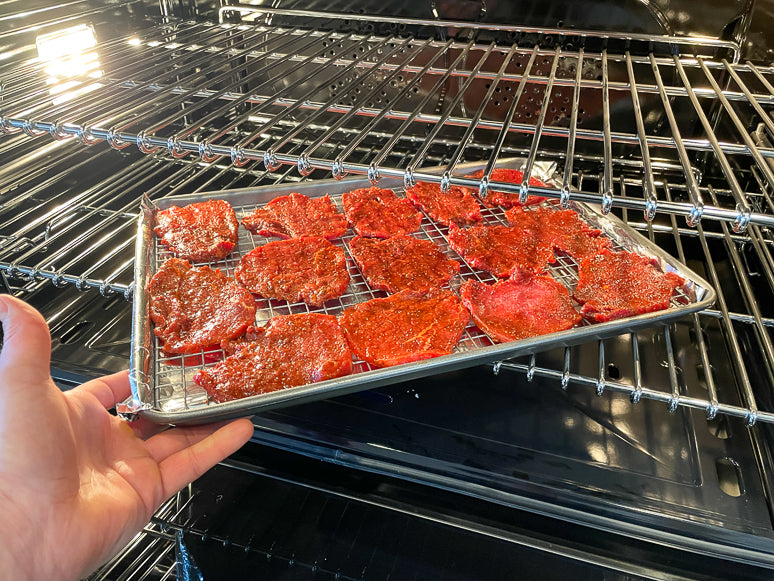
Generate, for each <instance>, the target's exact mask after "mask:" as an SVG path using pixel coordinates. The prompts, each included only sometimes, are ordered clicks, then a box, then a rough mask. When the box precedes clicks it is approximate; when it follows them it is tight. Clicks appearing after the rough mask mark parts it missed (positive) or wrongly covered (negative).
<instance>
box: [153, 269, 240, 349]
mask: <svg viewBox="0 0 774 581" xmlns="http://www.w3.org/2000/svg"><path fill="white" fill-rule="evenodd" d="M147 292H148V296H149V297H150V317H151V320H152V321H153V323H154V325H155V329H154V333H155V334H156V336H157V337H158V338H159V340H161V342H162V349H163V350H164V352H165V353H167V354H185V353H196V352H198V351H199V350H201V349H206V348H209V347H214V346H217V345H219V344H220V342H221V341H225V340H228V339H234V338H235V337H238V336H239V335H241V334H242V333H244V332H245V330H246V329H247V327H248V326H249V325H252V324H254V323H255V299H254V298H253V295H251V294H250V291H248V290H247V289H245V288H244V287H242V286H241V285H240V284H239V283H237V282H236V281H235V280H234V279H232V278H229V277H228V276H226V275H225V274H223V273H222V272H220V271H219V270H213V269H212V268H210V267H209V266H198V267H197V266H191V264H190V263H189V262H187V261H185V260H181V259H180V258H170V259H169V260H167V261H166V262H165V263H164V264H162V265H161V268H159V270H158V271H157V272H156V274H155V275H154V276H153V278H152V279H151V281H150V283H148V289H147Z"/></svg>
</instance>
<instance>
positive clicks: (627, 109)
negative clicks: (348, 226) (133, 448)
mask: <svg viewBox="0 0 774 581" xmlns="http://www.w3.org/2000/svg"><path fill="white" fill-rule="evenodd" d="M265 4H266V3H261V2H254V3H252V4H247V3H245V4H240V5H238V6H234V5H232V6H228V5H223V6H221V5H219V4H217V3H207V2H199V3H197V2H194V1H183V0H181V1H179V2H167V1H162V2H161V3H158V4H157V3H155V2H153V3H152V2H141V1H123V0H119V1H114V2H100V1H83V2H79V1H73V2H66V3H61V4H56V5H54V4H51V3H47V2H33V3H30V2H24V3H22V2H21V0H11V1H10V2H8V3H7V4H6V6H7V7H6V10H5V15H4V16H0V47H1V48H0V53H1V54H2V57H3V58H2V60H0V128H1V129H2V131H3V134H2V136H1V137H0V176H1V179H0V277H2V284H3V291H4V292H8V293H12V294H14V295H16V296H19V297H22V298H24V299H25V300H27V301H28V302H30V303H31V304H33V305H34V306H35V307H36V308H38V309H39V310H41V312H42V313H43V314H44V315H45V317H46V319H47V320H48V322H49V326H50V329H51V333H52V338H53V359H52V366H53V367H52V374H53V375H54V377H55V379H56V380H57V381H58V383H59V384H60V385H61V386H62V388H63V389H67V388H68V387H70V386H72V385H75V384H77V383H78V382H80V381H83V380H85V379H88V378H90V377H94V376H97V375H100V374H103V373H108V372H112V371H118V370H120V369H123V368H126V367H127V365H128V357H129V349H130V343H131V337H130V330H131V300H132V297H133V292H134V288H133V260H134V235H135V230H136V218H137V211H138V208H139V201H140V199H141V197H142V196H143V195H147V196H148V197H149V198H151V199H158V198H160V197H162V196H174V195H178V194H190V193H195V192H204V191H213V190H219V189H228V188H239V187H250V186H256V185H269V184H274V183H280V182H294V181H302V180H309V179H318V178H330V177H331V176H332V175H333V176H334V177H345V176H346V175H367V176H368V177H369V178H371V179H373V180H374V181H375V182H376V181H378V179H379V178H380V177H384V176H390V177H401V178H403V179H404V180H406V181H407V182H410V181H411V180H414V179H417V177H421V178H422V179H427V180H430V181H441V183H444V182H446V183H448V184H452V185H454V184H463V183H465V182H464V179H463V178H462V177H461V176H460V175H458V174H455V171H454V168H455V167H456V166H457V165H458V164H460V163H462V162H466V161H480V160H485V161H490V162H494V161H495V160H496V159H498V158H504V157H515V156H519V157H524V158H527V159H528V160H532V161H535V160H545V161H555V162H556V163H557V164H558V168H559V170H558V171H559V175H560V177H561V179H562V183H563V186H565V187H564V188H563V189H562V190H560V191H556V190H554V191H550V192H548V191H547V192H542V191H538V193H545V194H547V195H549V196H552V197H555V198H560V199H563V198H564V197H566V196H568V197H569V198H570V199H574V200H580V201H586V202H589V203H593V204H598V205H602V206H603V207H605V208H609V209H610V211H612V212H613V213H615V214H616V215H618V216H619V217H621V218H622V219H624V220H625V221H627V222H628V223H629V224H630V225H631V226H633V227H634V228H635V229H637V230H638V231H640V232H641V233H643V234H644V235H646V236H647V237H649V238H650V239H651V240H652V241H654V242H655V243H657V244H658V245H659V246H660V247H662V248H664V249H665V250H667V251H668V252H670V253H671V254H672V255H673V256H675V257H677V258H679V259H680V260H681V261H683V262H685V263H686V264H687V265H688V266H689V267H690V268H691V269H693V270H694V271H696V272H697V273H699V274H700V275H701V276H702V277H704V278H705V279H706V280H708V281H709V282H710V284H712V285H713V287H714V288H715V289H716V291H717V293H718V300H717V302H716V304H715V306H714V307H713V308H712V309H709V310H707V311H703V312H701V313H700V314H698V315H691V316H688V317H686V318H685V319H684V320H681V321H679V322H677V323H675V324H670V325H668V326H662V327H656V328H653V329H648V330H646V331H642V332H638V333H630V334H625V335H622V336H620V337H617V338H615V339H610V340H604V341H595V342H591V343H587V344H584V345H580V346H576V347H569V348H558V349H554V350H551V351H547V352H544V353H539V354H536V355H534V356H526V357H522V358H516V359H513V360H508V361H503V362H497V363H495V364H493V365H487V366H480V367H476V368H471V369H466V370H461V371H455V372H452V373H446V374H442V375H438V376H434V377H431V378H428V379H422V380H416V381H411V382H406V383H401V384H396V385H392V386H387V387H380V388H378V389H375V390H371V391H367V392H363V393H359V394H354V395H348V396H343V397H339V398H335V399H330V400H326V401H321V402H315V403H309V404H304V405H300V406H293V407H289V408H284V409H279V410H273V411H269V412H265V413H262V414H260V415H258V416H255V418H254V423H255V426H256V431H255V436H254V438H253V441H252V442H251V444H249V445H248V446H247V447H245V449H244V450H242V451H241V452H240V453H239V454H237V455H235V456H234V457H232V458H230V459H229V460H228V461H226V462H224V463H223V464H222V465H221V466H218V467H217V468H216V469H214V470H213V471H211V472H210V473H208V474H207V475H206V476H205V477H204V478H202V479H201V480H200V481H197V482H196V483H194V484H192V485H191V487H189V489H187V490H185V491H184V492H182V493H180V494H179V495H177V496H176V497H175V498H173V499H170V501H169V502H168V503H167V504H166V505H165V506H164V507H163V508H162V509H161V510H160V511H159V512H158V514H157V515H156V517H154V519H153V521H152V522H151V523H150V524H149V525H148V527H147V528H146V530H145V531H144V532H143V533H142V534H141V535H139V536H138V537H137V538H136V539H135V540H134V541H133V543H132V544H130V545H129V546H128V547H127V548H126V549H125V551H124V552H122V553H121V554H120V555H118V556H117V557H116V558H115V559H114V560H113V561H112V562H110V563H108V564H107V565H106V566H105V567H104V568H103V569H102V570H100V571H98V572H97V573H95V575H94V578H99V579H113V578H116V579H118V578H121V579H169V578H186V579H187V578H204V579H210V578H241V577H242V576H247V572H249V573H251V574H253V575H254V576H257V577H260V578H285V577H288V578H299V579H306V578H331V579H385V578H395V579H404V578H417V579H430V578H438V579H440V578H452V579H466V578H470V579H476V578H510V577H512V576H514V575H515V574H516V573H519V574H521V575H523V576H527V577H531V576H536V575H537V574H541V575H544V576H548V577H549V578H560V577H566V576H567V575H574V576H576V577H582V578H600V579H602V578H604V579H608V578H622V579H623V578H639V577H645V578H655V577H659V578H661V577H665V576H667V577H670V576H671V577H672V578H718V575H720V577H722V578H726V579H733V578H751V577H754V576H756V575H760V576H762V577H765V574H764V573H762V572H761V571H764V572H765V571H766V570H768V569H770V568H772V567H773V566H774V530H773V528H772V512H771V508H772V507H771V501H770V496H771V492H772V481H771V474H772V470H771V467H772V458H771V443H772V440H771V438H772V435H773V434H772V431H771V429H772V423H774V402H772V397H773V395H774V391H773V390H774V346H772V341H771V336H770V330H769V329H770V328H771V327H772V325H774V313H772V312H771V311H772V309H774V304H773V303H772V301H771V296H772V290H773V289H774V258H772V244H773V243H774V238H772V234H771V231H770V229H771V227H772V225H774V217H773V215H772V214H773V212H772V210H773V209H774V202H772V197H771V196H772V192H771V190H772V185H773V184H774V163H772V160H774V148H772V146H771V140H772V139H774V120H773V119H772V117H771V111H772V104H774V85H773V84H774V68H772V67H771V66H769V64H768V63H769V61H770V60H771V55H770V54H769V53H770V52H771V50H772V49H771V48H769V43H768V30H769V28H770V27H769V26H768V24H769V23H770V20H771V16H770V14H772V13H774V12H772V11H771V7H772V6H771V3H770V2H757V1H748V2H744V1H736V2H707V3H703V9H702V10H697V9H696V8H695V6H693V5H692V4H691V3H690V2H688V1H682V2H681V1H667V0H663V1H661V2H639V1H631V2H624V3H621V2H605V1H599V2H596V1H593V2H584V3H573V2H562V1H557V2H550V3H538V2H531V1H524V2H517V3H514V2H492V1H489V2H482V1H464V2H442V1H428V2H414V3H409V2H400V1H396V2H388V3H376V2H360V3H357V5H356V6H355V5H353V4H351V3H348V2H325V3H320V2H314V1H312V2H292V1H291V2H280V1H277V2H273V3H272V4H271V6H268V5H265ZM528 163H530V162H528ZM435 167H441V168H444V169H445V170H446V171H445V172H442V173H440V174H429V173H427V172H428V169H429V168H435ZM475 185H476V187H479V186H481V187H482V188H485V187H487V184H475ZM488 187H490V188H493V187H494V188H499V189H503V190H506V191H513V192H517V191H519V186H518V185H513V184H488ZM767 297H769V298H768V299H767ZM457 548H459V550H455V549H457ZM482 555H486V558H484V559H482V558H481V557H482ZM197 575H199V577H197Z"/></svg>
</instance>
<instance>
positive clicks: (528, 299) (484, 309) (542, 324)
mask: <svg viewBox="0 0 774 581" xmlns="http://www.w3.org/2000/svg"><path fill="white" fill-rule="evenodd" d="M460 296H461V298H462V303H463V304H464V305H465V306H466V307H467V308H468V310H469V311H470V313H471V314H472V315H473V320H474V321H475V322H476V325H478V327H479V328H480V329H481V330H482V331H484V332H485V333H486V334H487V335H488V336H489V338H490V339H492V340H493V341H496V342H498V343H505V342H507V341H518V340H519V339H525V338H527V337H535V336H538V335H546V334H548V333H556V332H557V331H564V330H565V329H570V328H572V327H574V326H575V325H577V324H578V322H579V321H580V320H581V316H580V315H579V314H578V311H576V310H575V308H574V307H573V304H572V300H571V299H570V294H569V293H568V292H567V289H566V288H565V287H564V285H562V284H561V283H559V282H557V281H556V280H554V279H553V278H551V277H549V276H541V275H534V276H529V275H527V276H514V277H511V278H509V279H508V280H502V281H499V282H496V283H495V284H484V283H482V282H478V281H476V280H468V281H466V282H465V283H464V284H463V285H462V287H461V289H460Z"/></svg>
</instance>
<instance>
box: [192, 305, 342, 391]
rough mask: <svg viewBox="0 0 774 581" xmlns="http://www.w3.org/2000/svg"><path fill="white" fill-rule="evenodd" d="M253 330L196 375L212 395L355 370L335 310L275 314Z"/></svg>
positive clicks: (274, 388)
mask: <svg viewBox="0 0 774 581" xmlns="http://www.w3.org/2000/svg"><path fill="white" fill-rule="evenodd" d="M252 336H253V340H252V341H247V342H244V343H237V344H232V346H234V347H236V351H235V352H234V354H233V355H229V356H228V357H226V358H225V359H224V360H223V361H221V362H220V363H218V364H217V365H215V366H214V367H211V368H205V369H202V370H201V371H199V372H198V373H197V374H196V375H195V376H194V381H195V382H196V383H197V384H199V385H201V386H202V387H203V388H204V389H205V390H206V391H207V393H208V394H209V395H210V397H211V398H212V399H213V400H215V401H217V402H225V401H230V400H234V399H240V398H243V397H248V396H251V395H257V394H261V393H269V392H272V391H278V390H281V389H286V388H289V387H297V386H301V385H306V384H309V383H316V382H318V381H325V380H327V379H334V378H336V377H342V376H344V375H348V374H350V373H352V352H351V351H350V350H349V347H348V345H347V342H346V340H345V339H344V335H343V334H342V332H341V328H340V327H339V324H338V322H337V321H336V317H334V316H333V315H323V314H320V313H303V314H298V315H281V316H277V317H274V318H272V319H271V320H269V322H268V324H267V325H266V326H265V327H261V328H259V329H256V330H255V331H254V333H253V334H252Z"/></svg>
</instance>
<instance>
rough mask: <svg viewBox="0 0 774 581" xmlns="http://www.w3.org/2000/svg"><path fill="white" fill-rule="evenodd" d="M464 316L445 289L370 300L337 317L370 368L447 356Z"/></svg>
mask: <svg viewBox="0 0 774 581" xmlns="http://www.w3.org/2000/svg"><path fill="white" fill-rule="evenodd" d="M469 321H470V314H469V313H468V311H467V309H465V307H463V306H462V303H460V301H459V299H458V298H457V296H456V295H455V294H454V293H453V292H451V291H450V290H447V289H435V290H433V291H431V292H430V293H428V294H422V293H416V292H414V291H401V292H399V293H397V294H394V295H391V296H389V297H387V298H383V299H382V298H379V299H371V300H370V301H366V302H364V303H360V304H357V305H355V306H353V307H350V308H348V309H345V310H344V312H343V313H342V314H341V318H340V320H339V322H340V324H341V328H342V329H343V330H344V336H345V337H346V338H347V342H348V343H349V346H350V347H351V349H352V352H353V353H354V354H355V355H356V356H357V357H359V358H360V359H362V360H363V361H366V362H368V363H370V364H371V365H373V366H375V367H389V366H391V365H400V364H401V363H409V362H412V361H420V360H422V359H430V358H431V357H439V356H441V355H448V354H449V353H451V352H452V349H453V348H454V346H455V345H456V344H457V341H459V340H460V337H462V333H463V331H464V330H465V326H466V325H467V324H468V322H469Z"/></svg>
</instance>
